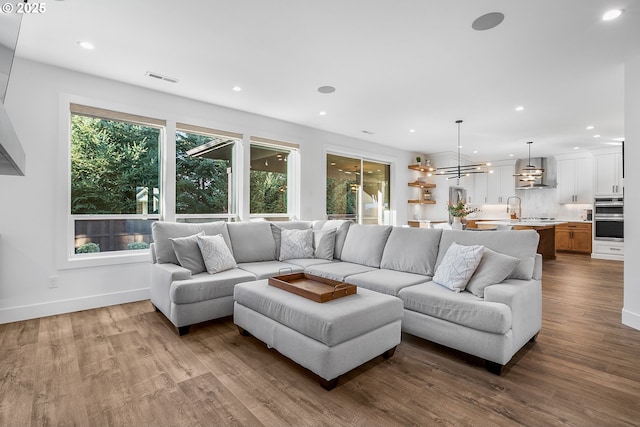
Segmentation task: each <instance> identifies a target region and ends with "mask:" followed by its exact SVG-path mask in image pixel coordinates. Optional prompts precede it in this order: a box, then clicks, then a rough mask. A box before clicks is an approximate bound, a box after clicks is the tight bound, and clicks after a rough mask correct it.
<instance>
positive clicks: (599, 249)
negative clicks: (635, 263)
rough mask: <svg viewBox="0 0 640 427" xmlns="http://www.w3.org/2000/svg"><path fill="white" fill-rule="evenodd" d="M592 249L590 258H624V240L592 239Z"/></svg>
mask: <svg viewBox="0 0 640 427" xmlns="http://www.w3.org/2000/svg"><path fill="white" fill-rule="evenodd" d="M592 251H593V252H591V258H598V259H609V260H614V261H623V260H624V242H607V241H605V240H594V241H593V249H592Z"/></svg>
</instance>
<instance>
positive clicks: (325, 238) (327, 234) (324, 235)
mask: <svg viewBox="0 0 640 427" xmlns="http://www.w3.org/2000/svg"><path fill="white" fill-rule="evenodd" d="M336 231H337V230H336V229H335V228H330V229H328V230H313V247H314V249H315V251H314V253H313V257H314V258H319V259H326V260H329V261H331V260H332V259H333V252H334V250H335V246H336Z"/></svg>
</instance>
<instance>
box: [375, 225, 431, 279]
mask: <svg viewBox="0 0 640 427" xmlns="http://www.w3.org/2000/svg"><path fill="white" fill-rule="evenodd" d="M441 236H442V230H434V229H427V228H403V227H393V230H391V234H390V235H389V239H387V244H386V245H385V247H384V252H383V253H382V260H381V262H380V268H387V269H390V270H398V271H405V272H408V273H415V274H423V275H426V276H433V274H434V273H435V270H436V260H437V259H438V245H440V237H441Z"/></svg>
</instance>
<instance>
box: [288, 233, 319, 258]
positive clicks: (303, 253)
mask: <svg viewBox="0 0 640 427" xmlns="http://www.w3.org/2000/svg"><path fill="white" fill-rule="evenodd" d="M303 258H313V230H312V229H310V228H309V229H306V230H287V229H282V234H281V236H280V261H284V260H287V259H303Z"/></svg>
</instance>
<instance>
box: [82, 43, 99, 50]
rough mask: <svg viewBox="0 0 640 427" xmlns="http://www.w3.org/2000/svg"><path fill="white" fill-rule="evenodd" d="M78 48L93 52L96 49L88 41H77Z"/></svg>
mask: <svg viewBox="0 0 640 427" xmlns="http://www.w3.org/2000/svg"><path fill="white" fill-rule="evenodd" d="M78 46H80V47H81V48H83V49H87V50H93V49H95V48H96V47H95V46H94V45H93V43H91V42H88V41H79V42H78Z"/></svg>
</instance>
